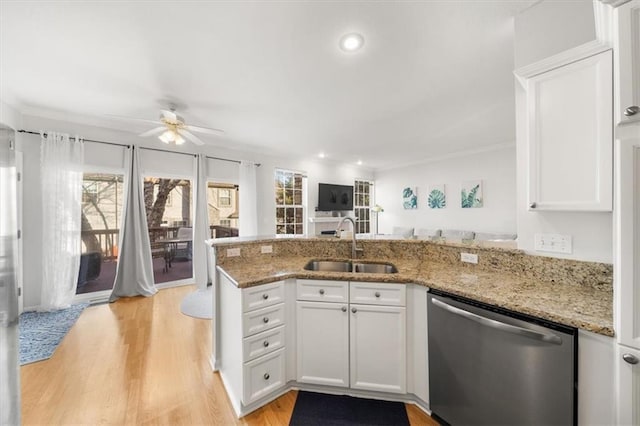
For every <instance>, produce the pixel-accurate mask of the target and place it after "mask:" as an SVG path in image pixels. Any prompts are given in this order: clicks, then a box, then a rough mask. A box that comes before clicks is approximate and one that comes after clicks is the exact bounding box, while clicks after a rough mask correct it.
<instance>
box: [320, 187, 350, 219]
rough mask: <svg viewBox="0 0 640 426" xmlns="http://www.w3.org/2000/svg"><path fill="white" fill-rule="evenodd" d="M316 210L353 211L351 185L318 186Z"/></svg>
mask: <svg viewBox="0 0 640 426" xmlns="http://www.w3.org/2000/svg"><path fill="white" fill-rule="evenodd" d="M318 210H319V211H324V212H326V211H332V210H353V185H332V184H329V183H321V184H319V185H318Z"/></svg>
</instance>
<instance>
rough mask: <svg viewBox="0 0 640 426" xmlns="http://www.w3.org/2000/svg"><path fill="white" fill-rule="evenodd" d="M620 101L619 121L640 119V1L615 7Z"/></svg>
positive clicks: (618, 101) (618, 106) (617, 117)
mask: <svg viewBox="0 0 640 426" xmlns="http://www.w3.org/2000/svg"><path fill="white" fill-rule="evenodd" d="M615 23H616V27H617V28H616V31H615V33H616V40H615V52H616V59H617V60H616V65H617V69H618V71H617V79H618V81H617V83H618V93H619V96H618V100H617V108H616V121H617V122H618V123H627V122H632V121H640V0H632V1H630V2H629V3H626V4H623V5H622V6H620V7H618V8H616V10H615Z"/></svg>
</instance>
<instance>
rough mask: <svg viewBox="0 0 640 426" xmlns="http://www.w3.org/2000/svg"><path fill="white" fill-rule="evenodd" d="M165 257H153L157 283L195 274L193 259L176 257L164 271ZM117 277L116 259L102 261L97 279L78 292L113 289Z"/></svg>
mask: <svg viewBox="0 0 640 426" xmlns="http://www.w3.org/2000/svg"><path fill="white" fill-rule="evenodd" d="M163 269H164V259H162V258H157V259H153V278H154V280H155V283H156V284H160V283H166V282H169V281H177V280H184V279H187V278H191V277H192V276H193V272H192V270H193V268H192V263H191V260H186V259H174V260H173V262H172V263H171V268H169V271H168V272H163ZM115 277H116V261H115V260H105V261H104V262H102V267H101V269H100V275H99V276H98V278H96V279H95V280H91V281H87V282H86V283H85V284H84V285H82V286H80V287H78V290H77V291H76V294H84V293H92V292H94V291H103V290H111V289H112V288H113V281H114V279H115Z"/></svg>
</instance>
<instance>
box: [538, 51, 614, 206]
mask: <svg viewBox="0 0 640 426" xmlns="http://www.w3.org/2000/svg"><path fill="white" fill-rule="evenodd" d="M612 61H613V59H612V53H611V51H610V50H607V51H604V52H602V53H599V54H596V55H593V56H590V57H587V58H585V59H582V60H579V61H576V62H572V63H570V64H568V65H564V66H560V67H558V68H554V69H552V70H550V71H547V72H543V73H541V74H538V75H534V76H532V77H530V78H528V79H527V80H526V91H527V141H528V159H529V165H528V166H529V168H528V178H529V182H528V188H529V191H528V206H529V209H530V210H534V211H535V210H567V211H611V210H612V182H613V181H612V179H613V175H612V155H613V154H612V149H613V145H612V143H613V113H612V109H613V108H612V106H613V71H612Z"/></svg>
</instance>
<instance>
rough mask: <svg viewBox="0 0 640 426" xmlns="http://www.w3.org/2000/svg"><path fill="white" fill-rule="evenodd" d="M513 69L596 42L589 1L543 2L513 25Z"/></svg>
mask: <svg viewBox="0 0 640 426" xmlns="http://www.w3.org/2000/svg"><path fill="white" fill-rule="evenodd" d="M514 29H515V38H516V50H515V55H514V58H515V68H516V69H517V68H520V67H523V66H525V65H529V64H532V63H534V62H538V61H540V60H542V59H545V58H548V57H550V56H553V55H555V54H557V53H560V52H563V51H565V50H567V49H570V48H572V47H576V46H579V45H581V44H584V43H588V42H590V41H594V40H596V39H597V37H596V27H595V15H594V6H593V2H591V1H549V0H546V1H542V2H540V3H537V4H535V5H534V6H532V7H530V8H529V9H526V10H525V11H523V12H522V13H521V14H519V15H517V16H516V18H515V22H514Z"/></svg>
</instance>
